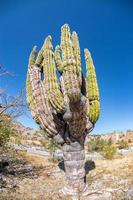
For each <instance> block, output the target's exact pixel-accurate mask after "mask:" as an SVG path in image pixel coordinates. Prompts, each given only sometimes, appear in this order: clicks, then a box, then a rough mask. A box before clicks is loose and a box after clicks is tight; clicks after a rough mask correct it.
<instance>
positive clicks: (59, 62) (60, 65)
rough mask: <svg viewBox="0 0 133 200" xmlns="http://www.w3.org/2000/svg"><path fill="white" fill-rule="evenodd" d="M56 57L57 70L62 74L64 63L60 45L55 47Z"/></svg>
mask: <svg viewBox="0 0 133 200" xmlns="http://www.w3.org/2000/svg"><path fill="white" fill-rule="evenodd" d="M54 56H55V61H56V64H57V68H58V70H59V72H60V73H61V74H62V72H63V63H62V59H61V49H60V47H59V45H57V46H56V47H55V53H54Z"/></svg>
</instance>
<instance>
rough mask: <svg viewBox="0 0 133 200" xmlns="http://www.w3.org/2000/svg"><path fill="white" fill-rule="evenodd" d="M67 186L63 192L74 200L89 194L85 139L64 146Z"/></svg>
mask: <svg viewBox="0 0 133 200" xmlns="http://www.w3.org/2000/svg"><path fill="white" fill-rule="evenodd" d="M62 149H63V158H64V166H65V178H66V184H65V186H64V188H63V189H62V190H61V192H62V193H63V194H64V195H66V196H71V197H72V199H79V196H86V195H87V194H88V186H87V184H86V174H85V150H84V137H82V138H80V139H79V140H75V141H74V142H70V143H69V144H64V145H63V148H62Z"/></svg>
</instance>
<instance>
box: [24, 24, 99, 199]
mask: <svg viewBox="0 0 133 200" xmlns="http://www.w3.org/2000/svg"><path fill="white" fill-rule="evenodd" d="M84 52H85V62H86V79H84V76H83V73H82V64H81V55H80V45H79V39H78V36H77V33H76V32H73V33H71V32H70V28H69V26H68V25H67V24H65V25H64V26H62V28H61V43H60V45H57V46H56V48H55V51H54V49H53V46H52V38H51V36H48V37H47V38H46V39H45V41H44V44H43V46H42V48H41V50H40V52H39V53H38V55H36V47H34V48H33V50H32V52H31V54H30V57H29V65H28V72H27V81H26V89H27V101H28V103H29V107H30V109H31V113H32V116H33V118H34V119H35V120H36V122H37V123H38V124H39V125H40V127H41V128H42V129H43V130H45V131H46V132H47V134H48V135H49V137H52V138H53V140H55V141H56V142H57V143H59V144H60V145H62V149H63V155H64V164H65V173H66V186H65V187H64V188H63V189H62V190H61V191H60V192H62V193H63V194H64V195H71V196H74V197H75V198H76V196H77V195H79V193H80V194H82V195H87V185H86V183H85V170H84V162H85V152H84V141H85V137H86V135H87V134H88V133H89V132H90V131H91V130H92V129H93V128H94V125H95V123H96V121H97V120H98V117H99V111H100V102H99V90H98V85H97V79H96V73H95V68H94V64H93V61H92V58H91V54H90V53H89V51H88V50H87V49H85V51H84ZM57 70H58V71H59V73H60V77H59V76H57Z"/></svg>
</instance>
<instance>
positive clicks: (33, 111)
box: [26, 46, 36, 118]
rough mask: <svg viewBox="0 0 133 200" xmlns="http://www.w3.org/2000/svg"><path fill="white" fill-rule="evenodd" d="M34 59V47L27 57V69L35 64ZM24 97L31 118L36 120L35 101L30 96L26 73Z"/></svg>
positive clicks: (28, 77) (28, 80)
mask: <svg viewBox="0 0 133 200" xmlns="http://www.w3.org/2000/svg"><path fill="white" fill-rule="evenodd" d="M35 59H36V46H34V48H33V50H32V51H31V54H30V56H29V65H28V68H29V67H30V66H31V65H33V64H34V63H35ZM26 97H27V102H28V105H29V108H30V110H31V113H32V116H33V117H34V118H36V112H35V99H34V97H33V94H32V88H31V83H30V76H29V72H27V78H26Z"/></svg>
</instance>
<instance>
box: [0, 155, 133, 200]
mask: <svg viewBox="0 0 133 200" xmlns="http://www.w3.org/2000/svg"><path fill="white" fill-rule="evenodd" d="M24 159H25V160H27V161H28V162H29V163H31V165H32V166H34V167H36V169H39V173H38V175H37V176H34V177H32V176H31V177H14V176H12V179H15V181H16V184H17V187H15V188H14V189H13V188H12V189H8V190H7V189H4V190H1V191H0V200H58V199H59V200H65V199H66V200H69V199H70V198H69V197H60V196H59V193H58V191H59V189H60V188H62V187H63V185H65V176H64V171H63V170H62V169H61V166H62V163H60V164H59V163H58V162H56V161H53V160H51V159H48V158H47V157H41V156H34V155H30V154H26V155H25V156H24ZM59 166H60V167H59ZM40 169H41V170H40ZM86 172H87V183H88V185H89V190H90V194H89V196H87V197H86V198H84V199H85V200H131V199H133V198H132V197H133V196H132V195H133V154H128V155H127V156H121V157H120V156H119V157H118V158H115V159H113V160H96V161H95V162H94V161H88V162H87V164H86ZM79 199H83V198H79Z"/></svg>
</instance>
